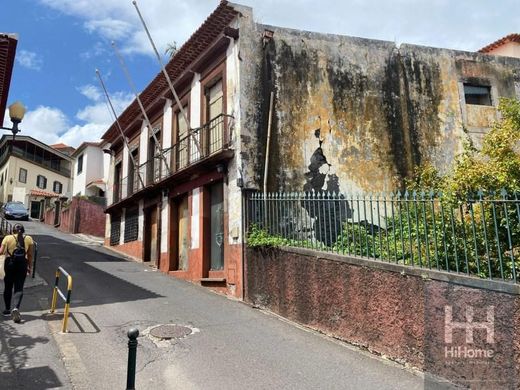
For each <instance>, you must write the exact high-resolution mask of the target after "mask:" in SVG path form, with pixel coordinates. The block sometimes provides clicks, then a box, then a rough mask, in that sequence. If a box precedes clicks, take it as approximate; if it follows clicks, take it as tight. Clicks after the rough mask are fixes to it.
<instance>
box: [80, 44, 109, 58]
mask: <svg viewBox="0 0 520 390" xmlns="http://www.w3.org/2000/svg"><path fill="white" fill-rule="evenodd" d="M107 52H108V50H107V45H106V44H105V43H102V42H96V43H95V44H94V45H93V46H92V48H91V49H90V50H87V51H85V52H83V53H81V54H80V56H81V58H82V59H83V60H89V59H91V58H94V57H101V56H106V54H107Z"/></svg>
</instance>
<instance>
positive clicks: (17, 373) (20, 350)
mask: <svg viewBox="0 0 520 390" xmlns="http://www.w3.org/2000/svg"><path fill="white" fill-rule="evenodd" d="M9 321H10V320H4V321H0V345H1V351H0V367H1V371H0V387H1V388H2V389H19V388H23V389H34V390H36V389H51V388H56V387H60V386H62V383H61V382H60V380H59V379H58V377H57V375H56V373H55V372H54V371H53V370H52V369H51V368H50V367H48V366H41V367H30V368H28V367H27V366H28V365H29V364H28V363H29V358H30V356H29V351H30V350H31V349H32V348H34V347H35V346H36V345H37V344H47V343H48V342H49V339H48V338H47V337H31V336H29V335H24V334H21V333H20V332H19V330H18V329H23V328H20V327H19V326H14V325H13V324H12V323H10V322H9Z"/></svg>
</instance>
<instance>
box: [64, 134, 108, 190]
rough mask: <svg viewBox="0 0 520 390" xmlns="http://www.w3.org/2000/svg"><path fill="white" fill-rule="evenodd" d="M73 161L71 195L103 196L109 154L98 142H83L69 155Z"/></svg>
mask: <svg viewBox="0 0 520 390" xmlns="http://www.w3.org/2000/svg"><path fill="white" fill-rule="evenodd" d="M71 157H72V158H73V159H74V163H73V169H72V173H73V178H74V180H73V183H74V184H73V189H72V195H73V196H77V195H84V196H90V197H97V198H104V197H105V193H106V185H107V180H108V174H109V169H110V155H109V154H106V153H103V149H102V144H101V143H99V142H83V143H82V144H81V145H80V146H79V147H78V148H77V149H76V150H75V151H74V153H73V154H72V155H71Z"/></svg>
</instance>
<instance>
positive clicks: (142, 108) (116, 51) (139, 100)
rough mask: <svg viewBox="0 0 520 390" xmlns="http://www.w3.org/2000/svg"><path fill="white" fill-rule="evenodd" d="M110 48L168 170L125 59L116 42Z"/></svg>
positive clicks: (160, 145)
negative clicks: (119, 64) (117, 60)
mask: <svg viewBox="0 0 520 390" xmlns="http://www.w3.org/2000/svg"><path fill="white" fill-rule="evenodd" d="M112 48H113V49H114V52H115V53H116V56H117V58H118V59H119V62H120V63H121V68H122V69H123V72H124V73H125V76H126V79H127V81H128V84H129V85H130V88H132V91H133V92H134V95H135V100H137V103H138V104H139V108H140V109H141V113H142V114H143V117H144V120H145V122H146V126H147V127H148V129H149V130H150V132H151V133H152V138H153V140H154V142H155V145H156V146H157V145H158V146H159V153H160V155H161V158H162V160H163V162H164V165H165V166H166V170H167V171H170V168H169V165H168V162H167V161H166V158H165V157H164V154H163V150H162V144H161V143H160V142H159V140H158V139H157V136H156V135H155V132H154V131H153V129H152V123H151V122H150V119H149V118H148V115H147V114H146V110H145V109H144V106H143V103H142V102H141V98H140V97H139V94H138V93H137V89H136V87H135V84H134V82H133V81H132V78H131V77H130V73H129V72H128V69H127V67H126V64H125V61H124V59H123V57H122V56H121V53H119V50H118V49H117V46H116V43H115V42H113V41H112Z"/></svg>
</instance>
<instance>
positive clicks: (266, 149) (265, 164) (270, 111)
mask: <svg viewBox="0 0 520 390" xmlns="http://www.w3.org/2000/svg"><path fill="white" fill-rule="evenodd" d="M273 100H274V92H273V91H271V97H270V99H269V118H268V123H267V142H266V144H265V163H264V203H265V202H266V201H267V200H266V196H267V174H268V171H269V144H270V143H271V118H272V116H273ZM264 208H266V207H265V205H264ZM264 213H265V211H264ZM266 220H267V218H266Z"/></svg>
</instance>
